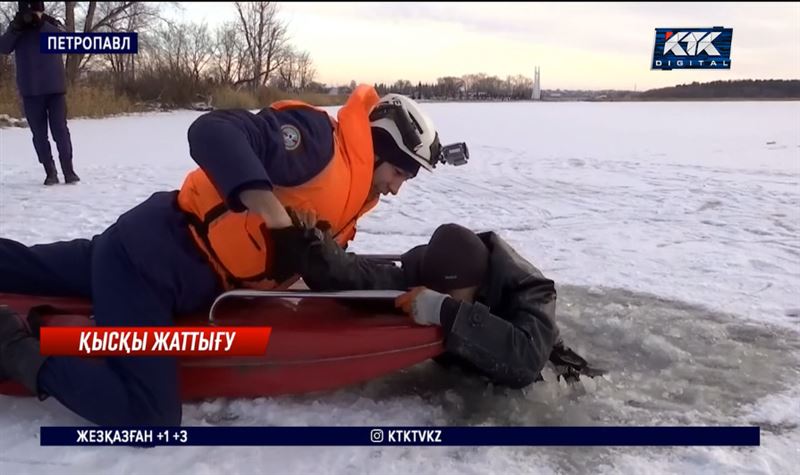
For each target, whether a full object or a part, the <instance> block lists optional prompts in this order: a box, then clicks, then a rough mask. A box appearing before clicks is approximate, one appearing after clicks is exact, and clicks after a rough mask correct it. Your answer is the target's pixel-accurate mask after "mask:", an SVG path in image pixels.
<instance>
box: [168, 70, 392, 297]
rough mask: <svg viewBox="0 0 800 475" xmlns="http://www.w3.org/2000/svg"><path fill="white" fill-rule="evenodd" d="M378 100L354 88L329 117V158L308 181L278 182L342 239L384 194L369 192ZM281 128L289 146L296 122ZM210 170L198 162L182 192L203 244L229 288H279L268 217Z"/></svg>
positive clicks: (283, 196)
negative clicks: (241, 201) (234, 201)
mask: <svg viewBox="0 0 800 475" xmlns="http://www.w3.org/2000/svg"><path fill="white" fill-rule="evenodd" d="M378 100H379V98H378V95H377V92H376V91H375V89H374V88H373V87H371V86H366V85H362V86H359V87H358V88H356V90H355V91H354V92H353V94H352V95H351V96H350V98H349V99H348V101H347V103H346V104H345V105H344V106H343V107H342V108H341V109H340V110H339V113H338V115H337V119H336V120H334V119H333V118H330V120H331V124H332V127H333V154H332V157H330V159H329V161H328V162H327V165H325V166H324V168H323V169H322V170H321V171H320V172H319V173H317V174H316V175H315V176H314V177H313V178H311V179H310V180H308V181H305V182H304V183H302V184H299V185H296V186H273V187H272V191H273V193H275V196H276V197H277V198H278V199H279V200H280V202H281V203H282V204H283V205H284V206H287V207H290V208H293V209H298V210H300V209H312V210H314V211H315V212H316V213H317V218H318V220H319V221H327V222H328V223H330V225H331V232H332V233H333V234H334V235H335V236H336V240H337V242H338V243H339V244H340V245H342V246H345V245H346V243H347V242H348V241H350V240H351V239H353V237H354V236H355V225H356V221H357V220H358V218H359V217H360V216H361V215H363V214H364V213H366V212H367V211H369V210H370V209H371V208H373V207H374V206H375V205H376V204H377V202H378V199H377V197H374V198H370V196H369V195H370V189H371V185H372V173H373V169H374V153H373V149H372V135H371V132H370V124H369V113H370V111H371V110H372V108H373V107H374V106H375V104H377V102H378ZM270 108H271V109H273V110H275V111H281V110H287V109H290V108H308V109H315V110H318V109H317V108H315V107H313V106H311V105H309V104H306V103H303V102H300V101H279V102H276V103H274V104H272V105H271V106H270ZM323 112H324V111H323ZM282 130H283V129H282ZM283 133H284V135H283V137H284V142H285V144H284V145H285V147H286V149H287V150H289V149H290V148H291V147H293V146H295V144H296V143H298V142H299V141H300V140H302V138H301V137H294V136H293V134H295V133H297V130H296V128H295V129H291V128H290V129H288V131H287V130H284V132H283ZM300 158H302V157H300ZM212 178H213V177H211V178H210V177H209V175H208V174H207V173H206V172H205V171H204V170H203V169H201V168H198V169H197V170H195V171H193V172H191V173H189V175H188V176H187V177H186V179H185V181H184V183H183V186H182V187H181V189H180V191H179V193H178V206H179V207H180V209H181V210H183V211H184V213H186V214H187V216H188V217H189V221H190V223H191V224H190V229H191V233H192V236H193V237H194V240H195V242H196V244H197V246H198V247H199V248H200V249H201V250H202V252H203V253H204V254H205V255H206V257H207V258H208V260H209V262H210V263H211V265H212V267H213V268H214V270H215V271H216V272H217V274H218V275H219V277H220V279H221V281H222V282H223V285H224V286H225V288H226V289H231V288H236V287H248V288H256V289H263V290H268V289H272V288H275V287H276V286H278V285H279V284H280V282H276V281H275V280H274V279H273V278H272V276H271V275H270V270H271V264H272V259H273V256H274V252H275V251H274V247H273V245H272V242H271V240H270V233H269V229H267V226H266V224H265V223H264V220H263V219H262V218H261V217H260V215H258V214H256V213H251V212H248V211H247V210H244V211H241V212H235V211H233V210H232V209H231V207H230V206H229V205H228V204H227V203H226V200H225V198H224V197H223V196H222V195H221V194H220V192H219V190H218V188H217V187H216V186H215V184H214V182H213V180H212Z"/></svg>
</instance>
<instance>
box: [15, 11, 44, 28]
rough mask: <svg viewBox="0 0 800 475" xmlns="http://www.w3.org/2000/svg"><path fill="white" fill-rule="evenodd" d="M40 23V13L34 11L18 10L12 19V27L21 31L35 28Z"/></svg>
mask: <svg viewBox="0 0 800 475" xmlns="http://www.w3.org/2000/svg"><path fill="white" fill-rule="evenodd" d="M40 23H41V20H40V19H39V15H35V14H34V13H33V12H23V11H18V12H17V14H16V15H14V19H13V20H11V29H12V30H13V31H15V32H17V33H20V32H22V31H25V30H32V29H35V28H37V27H38V26H39V24H40Z"/></svg>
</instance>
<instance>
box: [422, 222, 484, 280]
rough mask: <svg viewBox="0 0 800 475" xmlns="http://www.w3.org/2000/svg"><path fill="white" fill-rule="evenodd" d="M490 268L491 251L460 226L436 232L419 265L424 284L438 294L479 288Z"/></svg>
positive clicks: (445, 226)
mask: <svg viewBox="0 0 800 475" xmlns="http://www.w3.org/2000/svg"><path fill="white" fill-rule="evenodd" d="M488 269H489V249H488V248H487V247H486V245H485V244H484V243H483V241H481V239H480V238H479V237H478V235H477V234H475V233H474V232H472V231H470V230H469V229H467V228H465V227H463V226H460V225H458V224H443V225H441V226H439V227H438V228H437V229H436V231H434V233H433V236H431V239H430V241H429V242H428V245H427V246H426V247H425V254H424V257H422V264H421V266H420V278H421V281H422V285H424V286H426V287H428V288H430V289H432V290H435V291H437V292H447V291H450V290H453V289H463V288H466V287H473V286H478V285H480V284H481V283H482V282H483V280H484V278H485V276H486V273H487V271H488Z"/></svg>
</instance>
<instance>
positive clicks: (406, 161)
mask: <svg viewBox="0 0 800 475" xmlns="http://www.w3.org/2000/svg"><path fill="white" fill-rule="evenodd" d="M372 148H373V149H374V150H375V155H377V156H378V158H379V159H380V160H381V161H384V162H389V163H391V164H392V165H394V166H396V167H398V168H401V169H403V170H405V171H406V172H408V173H410V174H411V176H417V173H418V172H419V168H420V166H421V165H420V163H419V162H418V161H416V160H414V159H413V158H411V157H409V156H408V154H407V153H405V152H404V151H402V150H400V147H398V146H397V143H396V142H395V141H394V139H393V138H392V136H391V134H389V132H387V131H386V130H384V129H382V128H380V127H372ZM379 164H380V162H377V163H376V164H375V166H376V167H377V166H378V165H379Z"/></svg>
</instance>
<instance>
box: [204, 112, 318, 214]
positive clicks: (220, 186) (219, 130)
mask: <svg viewBox="0 0 800 475" xmlns="http://www.w3.org/2000/svg"><path fill="white" fill-rule="evenodd" d="M285 135H286V136H288V141H285V140H284V136H285ZM188 139H189V149H190V153H191V156H192V158H193V159H194V161H195V162H197V164H198V165H199V166H200V168H201V169H203V170H204V171H205V172H206V174H207V175H208V176H209V178H210V179H211V181H212V183H214V185H215V186H216V188H217V190H218V191H219V193H220V195H221V196H222V197H223V198H224V199H225V201H226V203H227V205H228V207H229V208H230V209H231V210H233V211H236V212H241V211H244V210H245V207H244V205H243V204H242V203H241V201H240V199H239V194H240V193H241V192H242V191H245V190H248V189H259V188H260V189H265V190H271V189H272V188H273V187H274V186H295V185H300V184H302V183H305V182H306V181H308V180H310V179H311V178H313V177H314V176H316V175H317V174H318V173H319V172H320V171H322V169H324V168H325V166H326V165H327V164H328V163H329V162H330V160H331V158H332V157H333V128H332V126H331V123H330V119H329V118H328V115H327V113H325V112H321V111H317V110H312V109H307V108H295V109H288V110H282V111H276V110H272V109H264V110H262V111H261V112H259V113H258V114H253V113H251V112H249V111H246V110H238V109H236V110H217V111H212V112H209V113H206V114H204V115H202V116H200V117H199V118H198V119H197V120H195V122H194V123H193V124H192V125H191V126H190V127H189V132H188Z"/></svg>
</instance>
